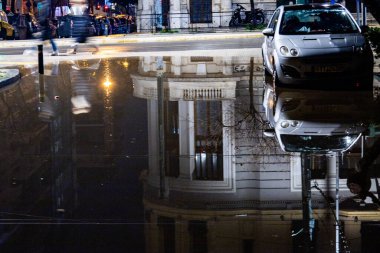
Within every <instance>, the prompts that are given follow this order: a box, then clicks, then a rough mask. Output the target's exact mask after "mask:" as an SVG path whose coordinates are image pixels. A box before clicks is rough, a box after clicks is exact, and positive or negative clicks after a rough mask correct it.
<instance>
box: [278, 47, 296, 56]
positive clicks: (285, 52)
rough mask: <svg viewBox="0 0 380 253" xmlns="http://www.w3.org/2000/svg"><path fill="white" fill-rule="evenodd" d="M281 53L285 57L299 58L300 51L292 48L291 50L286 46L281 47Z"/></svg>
mask: <svg viewBox="0 0 380 253" xmlns="http://www.w3.org/2000/svg"><path fill="white" fill-rule="evenodd" d="M280 53H281V54H282V55H284V56H297V55H298V50H297V49H295V48H291V49H290V50H289V48H288V47H286V46H281V47H280Z"/></svg>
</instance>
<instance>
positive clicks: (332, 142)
mask: <svg viewBox="0 0 380 253" xmlns="http://www.w3.org/2000/svg"><path fill="white" fill-rule="evenodd" d="M358 136H359V135H357V134H356V135H355V134H351V135H332V136H318V135H317V136H316V135H290V134H282V135H281V137H280V138H281V141H282V143H283V144H284V146H285V150H286V151H288V152H329V151H338V150H345V149H347V148H349V147H350V146H351V145H352V144H353V143H354V141H355V140H357V138H358Z"/></svg>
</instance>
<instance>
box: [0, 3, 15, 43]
mask: <svg viewBox="0 0 380 253" xmlns="http://www.w3.org/2000/svg"><path fill="white" fill-rule="evenodd" d="M14 37H15V29H14V28H13V26H12V25H10V24H9V23H8V17H7V14H6V13H5V12H4V11H3V10H0V38H2V39H3V40H5V39H14Z"/></svg>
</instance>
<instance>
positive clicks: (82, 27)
mask: <svg viewBox="0 0 380 253" xmlns="http://www.w3.org/2000/svg"><path fill="white" fill-rule="evenodd" d="M73 5H75V4H73ZM76 7H77V8H76V9H77V10H83V11H78V12H77V13H75V15H73V17H72V19H73V31H74V32H75V34H73V37H76V38H77V39H76V41H75V44H74V45H72V46H71V48H72V49H71V50H70V51H71V52H70V53H72V54H76V53H77V50H78V45H79V44H84V43H86V42H87V37H88V36H89V29H90V26H91V22H90V16H89V8H88V5H84V4H83V3H82V4H77V6H76ZM74 9H75V6H74ZM91 46H92V47H94V48H95V52H98V51H99V48H98V46H96V45H94V44H92V45H91Z"/></svg>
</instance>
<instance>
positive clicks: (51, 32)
mask: <svg viewBox="0 0 380 253" xmlns="http://www.w3.org/2000/svg"><path fill="white" fill-rule="evenodd" d="M43 25H44V30H43V34H42V40H43V41H46V40H49V41H50V44H51V47H52V49H53V53H52V54H51V55H52V56H57V55H58V47H57V44H56V43H55V41H54V38H55V35H56V31H57V27H56V26H55V25H54V24H53V22H52V21H51V19H49V18H47V19H45V21H44V23H43Z"/></svg>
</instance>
